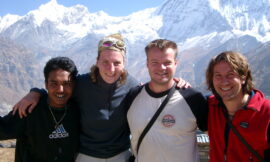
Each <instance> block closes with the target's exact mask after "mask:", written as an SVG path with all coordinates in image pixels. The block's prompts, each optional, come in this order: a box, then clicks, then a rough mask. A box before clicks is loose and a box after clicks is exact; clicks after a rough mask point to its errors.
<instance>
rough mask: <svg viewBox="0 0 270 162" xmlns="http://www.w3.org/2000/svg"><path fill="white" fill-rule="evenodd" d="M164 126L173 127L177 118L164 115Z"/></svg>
mask: <svg viewBox="0 0 270 162" xmlns="http://www.w3.org/2000/svg"><path fill="white" fill-rule="evenodd" d="M162 124H163V126H164V127H172V126H173V125H174V124H175V118H174V117H173V116H172V115H170V114H167V115H164V116H163V118H162Z"/></svg>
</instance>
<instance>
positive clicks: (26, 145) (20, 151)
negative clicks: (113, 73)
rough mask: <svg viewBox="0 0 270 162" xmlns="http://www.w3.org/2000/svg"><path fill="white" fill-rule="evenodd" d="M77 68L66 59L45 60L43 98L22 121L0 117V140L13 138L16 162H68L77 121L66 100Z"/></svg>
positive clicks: (71, 157)
mask: <svg viewBox="0 0 270 162" xmlns="http://www.w3.org/2000/svg"><path fill="white" fill-rule="evenodd" d="M77 73H78V71H77V68H76V66H75V64H74V62H73V61H72V60H70V59H69V58H67V57H56V58H52V59H51V60H49V61H48V62H47V64H46V66H45V68H44V77H45V87H46V89H47V91H48V95H44V96H43V97H42V98H41V99H40V101H39V102H38V104H37V106H36V108H35V109H34V110H33V112H32V113H31V114H29V115H28V116H27V117H26V118H23V119H20V117H19V115H18V113H16V114H15V116H14V115H12V112H10V113H9V114H8V115H6V116H4V117H0V139H2V140H4V139H13V138H16V139H17V142H16V153H15V161H16V162H53V161H56V162H72V161H74V159H75V153H76V152H77V148H78V140H79V127H78V125H79V120H78V117H79V115H78V113H77V110H76V108H75V107H73V106H72V105H71V104H69V102H68V100H69V98H70V97H71V95H72V92H73V87H74V82H75V78H76V76H77Z"/></svg>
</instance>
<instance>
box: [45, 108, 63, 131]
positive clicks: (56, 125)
mask: <svg viewBox="0 0 270 162" xmlns="http://www.w3.org/2000/svg"><path fill="white" fill-rule="evenodd" d="M48 107H49V110H50V112H51V115H52V118H53V121H54V123H55V125H54V128H55V129H56V128H57V127H58V126H59V124H60V123H61V122H62V121H63V120H64V118H65V116H66V114H67V107H66V106H65V112H64V114H63V115H62V116H61V118H60V120H59V121H57V120H56V118H55V116H54V114H53V112H52V108H51V106H48Z"/></svg>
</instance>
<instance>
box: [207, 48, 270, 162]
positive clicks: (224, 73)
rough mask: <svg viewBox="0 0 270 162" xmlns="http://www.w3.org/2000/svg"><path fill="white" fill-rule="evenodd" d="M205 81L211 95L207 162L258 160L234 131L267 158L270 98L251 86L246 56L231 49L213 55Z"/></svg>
mask: <svg viewBox="0 0 270 162" xmlns="http://www.w3.org/2000/svg"><path fill="white" fill-rule="evenodd" d="M206 83H207V86H208V89H209V90H211V91H212V93H213V94H214V95H212V96H210V97H209V99H208V103H209V114H208V117H209V118H208V133H209V139H210V161H211V162H219V161H231V162H238V161H242V162H249V161H254V162H255V161H256V162H257V161H261V160H259V157H258V156H255V154H254V153H252V152H251V151H250V150H249V149H248V148H247V146H245V145H244V143H243V141H242V140H240V139H238V137H237V136H236V134H235V131H234V130H237V131H238V132H239V134H240V135H241V136H242V137H243V139H244V140H245V141H246V142H247V143H248V144H249V145H250V148H252V149H253V150H254V151H255V152H257V153H258V154H259V156H261V158H262V159H264V161H270V101H269V100H268V99H266V98H265V97H264V94H263V93H262V92H261V91H259V90H257V89H255V88H254V84H253V81H252V75H251V70H250V67H249V64H248V61H247V59H246V58H245V57H244V56H243V55H242V54H240V53H238V52H233V51H225V52H222V53H220V54H219V55H217V56H215V57H213V58H212V59H211V61H210V63H209V65H208V68H207V70H206ZM229 123H231V124H229ZM232 126H233V127H232ZM233 128H235V129H233Z"/></svg>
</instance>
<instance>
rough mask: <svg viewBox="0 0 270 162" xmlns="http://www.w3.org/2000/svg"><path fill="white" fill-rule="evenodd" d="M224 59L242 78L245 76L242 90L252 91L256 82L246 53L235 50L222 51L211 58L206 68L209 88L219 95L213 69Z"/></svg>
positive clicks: (244, 91)
mask: <svg viewBox="0 0 270 162" xmlns="http://www.w3.org/2000/svg"><path fill="white" fill-rule="evenodd" d="M222 61H224V62H226V63H228V64H229V65H230V66H231V67H232V69H233V70H234V71H235V72H236V73H237V74H238V75H239V76H240V77H241V78H242V79H243V78H245V83H244V84H243V85H242V92H243V93H250V92H251V90H252V89H254V83H253V81H252V75H251V70H250V67H249V64H248V61H247V59H246V57H245V56H244V55H242V54H241V53H238V52H234V51H225V52H222V53H220V54H219V55H217V56H215V57H213V58H212V59H211V60H210V62H209V64H208V67H207V70H206V84H207V89H208V90H211V91H212V93H213V94H215V95H218V94H217V92H216V90H215V88H214V84H213V75H214V72H213V71H214V66H215V65H216V64H218V63H220V62H222Z"/></svg>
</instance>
